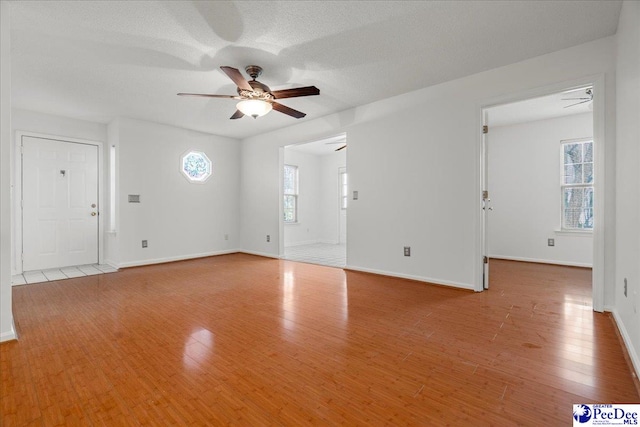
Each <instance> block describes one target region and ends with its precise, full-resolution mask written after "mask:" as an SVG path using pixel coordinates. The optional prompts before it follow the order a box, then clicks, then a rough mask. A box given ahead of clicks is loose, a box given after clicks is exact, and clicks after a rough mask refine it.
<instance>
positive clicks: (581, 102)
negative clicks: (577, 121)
mask: <svg viewBox="0 0 640 427" xmlns="http://www.w3.org/2000/svg"><path fill="white" fill-rule="evenodd" d="M590 101H591V100H590V99H587V100H586V101H580V102H576V103H575V104H571V105H567V106H566V107H564V108H569V107H573V106H574V105H580V104H584V103H585V102H590Z"/></svg>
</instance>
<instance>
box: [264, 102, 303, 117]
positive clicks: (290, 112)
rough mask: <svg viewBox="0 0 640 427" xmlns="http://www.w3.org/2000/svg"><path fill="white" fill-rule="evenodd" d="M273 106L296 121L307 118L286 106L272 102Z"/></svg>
mask: <svg viewBox="0 0 640 427" xmlns="http://www.w3.org/2000/svg"><path fill="white" fill-rule="evenodd" d="M271 105H273V109H274V110H276V111H280V112H281V113H284V114H287V115H289V116H291V117H295V118H296V119H301V118H303V117H304V116H306V114H305V113H303V112H301V111H298V110H294V109H293V108H289V107H287V106H286V105H282V104H278V103H277V102H272V103H271Z"/></svg>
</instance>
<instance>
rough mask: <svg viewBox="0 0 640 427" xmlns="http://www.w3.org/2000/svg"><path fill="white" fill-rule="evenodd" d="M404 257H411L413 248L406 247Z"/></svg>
mask: <svg viewBox="0 0 640 427" xmlns="http://www.w3.org/2000/svg"><path fill="white" fill-rule="evenodd" d="M404 256H411V246H405V247H404Z"/></svg>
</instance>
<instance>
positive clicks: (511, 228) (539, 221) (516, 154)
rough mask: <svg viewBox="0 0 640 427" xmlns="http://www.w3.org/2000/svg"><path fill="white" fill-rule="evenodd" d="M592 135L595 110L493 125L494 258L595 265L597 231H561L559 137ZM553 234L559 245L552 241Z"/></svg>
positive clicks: (491, 233) (491, 218)
mask: <svg viewBox="0 0 640 427" xmlns="http://www.w3.org/2000/svg"><path fill="white" fill-rule="evenodd" d="M590 137H593V117H592V114H590V113H587V114H577V115H572V116H565V117H559V118H555V119H549V120H538V121H534V122H529V123H520V124H514V125H510V126H496V127H493V126H492V127H490V131H489V134H488V139H489V160H488V165H489V194H490V198H491V206H492V207H493V211H491V212H490V214H489V230H488V231H489V233H488V241H489V255H490V257H492V258H505V259H515V260H521V261H532V262H545V263H551V264H564V265H576V266H583V267H590V266H591V265H592V262H593V236H592V234H590V233H589V234H584V233H581V234H568V233H556V231H557V230H560V216H561V215H560V212H561V194H560V182H561V179H560V174H561V166H560V160H561V157H560V151H561V144H560V141H562V140H567V139H577V138H590ZM596 179H597V177H596ZM549 238H553V239H555V246H553V247H551V246H548V245H547V239H549Z"/></svg>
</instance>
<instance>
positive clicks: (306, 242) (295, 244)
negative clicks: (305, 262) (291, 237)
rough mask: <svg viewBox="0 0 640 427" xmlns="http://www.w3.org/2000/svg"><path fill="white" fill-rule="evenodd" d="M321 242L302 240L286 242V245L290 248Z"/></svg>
mask: <svg viewBox="0 0 640 427" xmlns="http://www.w3.org/2000/svg"><path fill="white" fill-rule="evenodd" d="M319 242H320V241H319V240H303V241H301V242H293V243H285V244H284V247H285V248H290V247H293V246H305V245H315V244H316V243H319Z"/></svg>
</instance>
